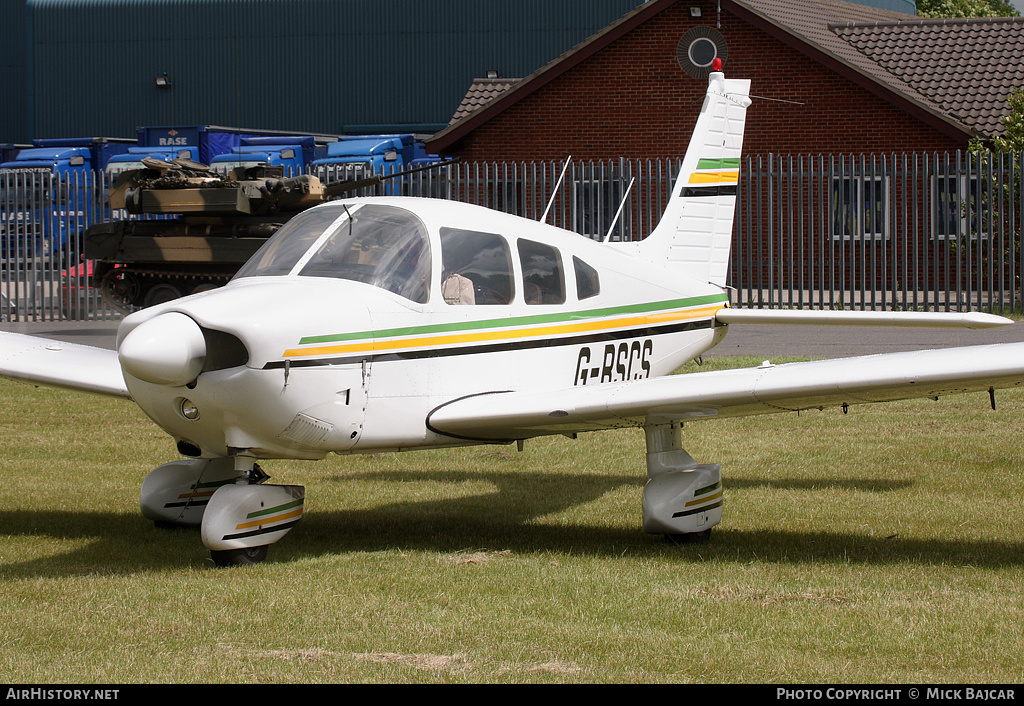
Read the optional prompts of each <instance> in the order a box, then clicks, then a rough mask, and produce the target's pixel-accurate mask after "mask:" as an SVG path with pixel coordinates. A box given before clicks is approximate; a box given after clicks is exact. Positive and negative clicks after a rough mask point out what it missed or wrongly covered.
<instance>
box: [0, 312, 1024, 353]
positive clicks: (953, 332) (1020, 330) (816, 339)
mask: <svg viewBox="0 0 1024 706" xmlns="http://www.w3.org/2000/svg"><path fill="white" fill-rule="evenodd" d="M117 324H118V322H117V321H68V322H63V321H56V322H39V323H21V322H19V323H9V322H4V323H0V331H14V332H16V333H26V334H29V335H32V336H41V337H43V338H55V339H57V340H61V341H67V342H71V343H81V344H84V345H89V346H96V347H99V348H110V349H113V348H114V340H115V337H116V335H117ZM1018 341H1024V322H1016V323H1013V324H1010V325H1009V326H1001V327H999V328H991V329H977V330H972V329H940V328H883V327H876V326H870V327H862V326H780V325H764V324H733V325H732V326H730V329H729V333H728V334H727V335H726V337H725V340H723V341H722V342H721V343H719V344H718V346H716V347H715V348H713V349H712V350H710V351H709V352H708V353H706V354H705V356H704V357H706V358H710V357H716V356H719V357H720V356H739V355H753V356H759V357H762V358H766V359H770V358H772V357H773V356H806V357H809V358H847V357H850V356H854V355H868V354H870V353H893V352H896V351H910V350H925V349H929V348H952V347H954V346H972V345H980V344H985V343H1013V342H1018Z"/></svg>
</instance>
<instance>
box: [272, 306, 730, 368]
mask: <svg viewBox="0 0 1024 706" xmlns="http://www.w3.org/2000/svg"><path fill="white" fill-rule="evenodd" d="M723 306H724V304H723V305H718V306H709V307H701V308H700V309H686V310H682V311H679V310H677V311H666V312H661V313H655V314H644V315H643V316H630V317H624V318H619V319H610V320H603V321H581V322H579V323H572V324H558V325H555V326H529V327H524V328H519V329H512V330H508V329H506V330H498V331H476V332H472V333H453V334H444V335H438V336H422V337H417V338H403V339H397V340H385V341H376V340H367V341H360V342H358V343H345V344H340V345H330V346H317V347H316V348H291V349H289V350H286V351H285V352H284V357H285V358H295V357H298V356H323V355H338V354H341V353H367V352H380V351H394V350H404V349H408V348H434V347H445V346H452V345H458V344H462V343H481V342H485V341H502V340H506V341H512V340H516V339H521V338H532V337H535V336H557V335H561V334H566V333H583V332H592V331H601V330H605V329H618V328H625V327H630V326H643V325H647V324H660V323H666V322H671V321H686V320H688V319H706V318H709V317H713V316H714V315H715V313H716V312H717V311H718V310H719V309H721V308H722V307H723Z"/></svg>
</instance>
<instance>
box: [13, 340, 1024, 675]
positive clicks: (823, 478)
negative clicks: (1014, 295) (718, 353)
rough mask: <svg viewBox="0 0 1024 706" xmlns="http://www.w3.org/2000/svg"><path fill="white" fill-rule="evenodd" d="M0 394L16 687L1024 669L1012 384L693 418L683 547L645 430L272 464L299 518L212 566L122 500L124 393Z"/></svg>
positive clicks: (128, 450)
mask: <svg viewBox="0 0 1024 706" xmlns="http://www.w3.org/2000/svg"><path fill="white" fill-rule="evenodd" d="M735 362H736V361H727V362H725V363H723V362H722V361H720V360H717V359H716V360H714V361H709V364H713V365H715V366H717V367H721V366H722V365H723V364H725V365H728V364H733V363H735ZM740 362H743V363H744V364H748V363H754V364H756V363H758V362H760V361H759V360H758V361H740ZM0 401H2V403H3V408H4V410H5V412H4V414H3V415H2V419H0V439H2V441H0V473H2V474H3V475H2V477H3V485H2V487H0V614H2V615H3V616H4V633H3V635H4V640H3V642H2V645H0V674H3V675H4V677H5V680H6V681H8V682H9V683H23V682H49V683H52V682H70V683H88V682H101V683H111V682H112V683H135V682H364V681H367V682H369V681H372V682H379V681H395V682H842V683H849V682H864V683H876V682H927V683H933V682H943V683H946V682H1001V683H1013V682H1020V681H1022V680H1024V657H1022V655H1024V568H1022V567H1024V509H1022V503H1021V497H1022V495H1024V478H1022V477H1021V473H1020V469H1021V462H1022V460H1024V434H1022V433H1021V422H1020V420H1021V418H1022V416H1024V392H1016V391H1014V392H1001V393H997V402H998V409H997V410H996V411H994V412H993V411H992V410H990V409H989V406H988V396H987V395H985V394H981V395H970V396H963V397H950V398H944V399H942V400H940V401H939V402H933V401H912V402H904V403H898V404H890V405H878V406H873V407H854V408H851V410H850V412H849V414H846V415H844V414H843V413H842V412H841V411H840V410H826V411H824V412H815V413H809V414H800V415H797V414H786V415H775V416H770V417H753V418H748V419H739V420H730V421H721V422H714V421H709V422H701V423H694V424H689V425H687V427H686V429H684V432H683V433H684V442H685V446H686V448H687V450H688V451H689V452H690V453H691V454H692V455H693V456H694V457H695V458H697V460H699V461H706V462H710V461H720V462H722V464H723V480H724V483H725V487H726V505H725V517H724V520H723V522H722V524H721V525H719V526H718V527H717V528H716V529H715V532H714V534H713V537H712V540H711V542H710V543H709V544H706V545H697V546H683V547H679V546H673V545H669V544H666V543H664V542H662V541H661V540H660V539H659V538H656V537H650V536H648V535H645V534H644V533H643V532H642V531H641V530H640V514H641V511H640V493H641V489H642V487H643V483H644V480H645V477H646V472H645V464H644V442H643V434H642V432H640V431H638V430H627V431H616V432H606V433H598V434H589V435H584V436H581V437H580V439H578V440H576V441H572V440H569V439H566V438H562V437H558V438H552V439H540V440H534V441H528V442H527V443H526V448H525V450H524V451H523V452H522V453H519V452H517V451H516V449H515V447H514V446H512V447H505V446H502V447H475V448H467V449H459V450H449V451H436V452H435V451H432V452H417V453H408V454H392V455H381V456H366V457H363V456H356V457H332V458H330V459H328V460H326V461H322V462H316V463H310V462H294V463H292V462H268V463H266V464H265V467H266V470H268V472H269V473H270V474H271V475H272V476H273V481H272V482H280V483H297V484H303V485H305V486H306V488H307V502H306V510H307V515H306V517H305V519H304V520H303V521H302V523H300V524H299V525H298V527H297V528H296V529H295V530H293V531H292V532H291V533H290V534H289V535H288V536H287V537H285V539H284V540H282V541H281V542H280V543H278V544H276V545H274V546H273V547H271V550H270V558H269V560H268V562H266V563H264V564H261V565H259V566H255V567H246V568H240V569H229V570H218V569H215V568H214V567H213V566H212V564H211V563H210V561H209V558H208V553H207V552H206V550H205V549H203V547H202V544H201V541H200V539H199V535H198V532H194V531H165V530H157V529H156V528H154V527H153V525H152V524H151V523H148V522H146V521H145V520H143V519H142V518H141V516H140V515H139V512H138V490H139V486H140V484H141V482H142V479H143V478H144V477H145V476H146V474H147V473H148V472H149V471H150V470H151V469H152V468H153V467H155V466H157V465H159V464H161V463H163V462H166V461H168V460H171V459H173V458H175V454H174V451H173V444H172V442H171V440H170V439H169V438H168V437H166V436H165V435H164V434H163V433H162V432H161V431H160V430H159V429H157V428H156V427H155V426H154V425H153V424H152V423H151V422H150V421H149V420H148V419H146V418H145V416H144V415H143V414H142V413H141V412H139V411H138V409H137V408H136V407H134V405H132V404H131V403H127V402H123V401H119V400H111V399H105V398H93V397H88V396H80V395H75V394H72V393H65V392H61V391H56V390H47V389H34V388H31V387H28V386H25V385H18V384H15V383H9V382H0Z"/></svg>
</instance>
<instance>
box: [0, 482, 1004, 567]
mask: <svg viewBox="0 0 1024 706" xmlns="http://www.w3.org/2000/svg"><path fill="white" fill-rule="evenodd" d="M327 482H335V483H338V482H341V483H343V482H370V483H375V484H379V485H383V486H386V485H387V484H404V483H409V482H433V483H452V484H453V485H455V484H460V483H461V484H465V483H467V482H473V483H487V484H489V485H491V486H492V487H493V491H488V492H482V493H481V492H474V493H472V494H470V495H467V496H464V497H447V498H438V499H430V500H422V501H420V500H415V499H412V500H402V501H395V502H390V503H389V502H384V504H381V505H379V506H377V507H373V508H368V509H354V510H330V511H316V510H315V509H312V508H311V512H310V513H309V516H308V517H306V518H304V520H303V521H302V522H301V523H300V524H299V526H298V528H297V529H296V531H295V532H294V533H293V534H294V539H293V540H292V541H291V542H289V543H288V544H287V545H286V546H279V547H278V548H277V551H276V552H275V553H274V555H273V557H272V559H271V561H273V562H279V563H280V562H296V561H301V560H302V559H304V558H309V557H318V556H326V555H331V554H344V553H349V552H370V551H386V550H408V551H428V552H429V551H435V552H442V553H454V552H476V551H487V550H492V551H511V552H513V553H531V552H555V553H557V552H565V553H566V554H573V555H577V556H579V555H584V556H587V555H590V556H595V557H601V556H604V557H608V558H615V557H618V558H622V560H624V561H637V560H639V561H642V560H643V559H644V558H654V557H656V558H657V559H658V560H659V561H664V560H665V558H666V557H674V558H676V559H677V560H678V561H679V562H681V563H686V562H689V561H692V560H699V561H707V560H709V559H715V558H716V557H718V558H721V559H722V560H730V559H739V560H742V561H744V562H748V561H750V560H756V561H761V562H766V563H770V562H780V563H803V562H818V563H820V562H830V561H838V562H844V563H846V562H859V563H867V564H891V563H917V564H921V565H932V564H936V565H937V564H953V565H960V564H970V565H972V566H975V567H979V568H996V567H1002V566H1019V565H1021V564H1024V542H1016V541H1015V542H1007V541H994V540H991V541H990V540H983V539H913V538H905V537H900V536H898V535H890V536H887V537H882V536H870V535H867V534H862V533H842V532H840V533H834V532H825V531H818V530H814V529H813V528H809V529H807V530H800V529H794V528H786V527H781V526H780V527H778V528H772V529H761V530H734V529H730V528H729V526H728V524H726V525H723V526H722V527H721V528H720V529H719V530H718V531H717V532H716V534H715V536H714V538H713V541H712V542H711V543H709V544H695V545H674V544H671V543H669V542H666V541H664V540H662V539H661V538H660V537H654V536H652V535H649V534H645V533H644V532H642V531H641V529H640V528H639V526H638V522H637V521H636V519H637V518H638V517H639V514H640V508H639V492H636V495H637V501H636V508H635V514H636V515H637V518H633V517H628V518H624V521H623V522H622V523H621V524H619V525H616V526H602V525H596V524H588V523H587V521H586V519H583V520H581V521H575V520H558V521H544V520H543V518H545V517H547V516H551V515H554V514H557V513H563V512H566V511H568V510H571V509H573V508H579V507H581V506H583V505H586V504H588V503H591V502H595V501H597V500H599V499H600V498H601V497H602V496H604V495H606V494H607V493H610V492H613V491H616V490H619V489H622V488H627V489H629V492H631V493H632V492H634V491H639V489H640V487H641V486H642V484H643V482H644V480H643V479H642V478H636V477H634V476H623V475H597V474H595V475H580V476H572V477H565V476H557V475H553V474H544V473H531V472H507V471H493V472H490V471H480V472H471V473H465V472H455V471H443V470H438V471H426V472H419V471H417V472H405V471H370V472H357V473H354V474H346V475H341V474H339V475H338V476H337V477H336V478H335V479H334V480H328V481H327ZM767 485H769V483H768V482H763V483H762V482H759V481H751V480H743V481H739V482H737V483H734V484H731V485H728V484H727V488H729V487H731V488H732V489H733V490H735V491H737V492H741V491H742V490H744V489H751V488H757V487H762V486H767ZM909 485H910V484H909V483H906V482H888V483H886V482H883V483H881V484H880V483H879V481H878V480H877V479H870V480H869V479H864V480H858V479H847V480H845V481H836V480H833V479H822V480H814V479H804V478H801V479H793V480H790V479H784V478H783V479H773V480H772V481H771V482H770V486H771V487H772V488H775V489H778V490H780V491H786V490H805V489H810V488H818V489H820V488H823V487H829V488H833V489H835V488H839V489H848V490H850V491H856V492H874V493H882V494H885V493H890V492H893V491H898V490H901V489H904V488H906V487H908V486H909ZM381 500H386V491H385V492H381ZM726 502H728V498H727V500H726ZM602 512H603V513H604V514H605V515H607V511H602ZM584 514H585V511H584ZM196 533H197V530H196V531H193V530H180V529H179V530H164V529H157V528H155V527H154V526H153V524H152V523H150V522H148V521H147V520H144V519H143V518H141V517H139V516H138V515H137V514H135V513H134V512H125V513H102V512H75V511H57V510H54V511H45V510H5V511H0V536H3V537H6V538H7V539H6V540H0V546H2V543H3V542H5V541H7V542H12V545H11V546H12V547H13V546H14V544H15V543H16V541H17V539H16V538H18V537H43V538H49V539H52V540H57V543H58V547H57V550H56V551H54V552H52V553H50V554H48V555H47V556H43V557H39V558H30V559H25V560H22V561H13V562H5V563H4V564H3V565H0V575H4V576H7V577H13V576H21V577H60V576H68V577H70V576H80V575H84V574H91V573H97V572H99V573H115V574H116V573H137V572H139V571H146V570H165V569H168V568H172V569H173V568H175V567H180V568H185V567H189V566H194V565H195V564H196V563H209V558H208V557H206V556H204V554H203V553H202V552H201V550H200V548H199V547H197V546H196V542H195V534H196ZM60 542H68V543H69V544H72V545H76V546H74V548H71V549H64V548H61V547H59V543H60ZM13 551H15V550H14V549H9V550H8V551H5V552H3V554H6V555H7V556H8V557H9V556H10V555H11V553H12V552H13ZM0 556H2V554H0ZM210 570H211V571H212V570H214V569H213V566H212V564H211V565H210Z"/></svg>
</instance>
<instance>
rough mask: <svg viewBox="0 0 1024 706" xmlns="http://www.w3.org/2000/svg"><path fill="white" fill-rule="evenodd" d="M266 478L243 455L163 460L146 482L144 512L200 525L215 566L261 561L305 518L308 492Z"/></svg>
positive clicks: (161, 522) (162, 522)
mask: <svg viewBox="0 0 1024 706" xmlns="http://www.w3.org/2000/svg"><path fill="white" fill-rule="evenodd" d="M268 479H269V476H268V475H267V474H266V473H264V472H263V471H262V469H260V467H259V466H258V465H256V463H255V462H254V459H252V458H249V457H245V456H235V457H232V458H213V459H189V460H182V461H174V462H172V463H165V464H164V465H162V466H160V467H158V468H156V469H155V470H154V471H153V472H152V473H150V474H149V475H148V476H147V477H146V480H145V481H143V483H142V492H141V495H142V499H141V508H142V515H143V517H146V518H148V519H150V520H153V521H154V522H155V523H157V525H158V526H165V527H166V526H174V527H179V526H183V527H196V526H198V527H199V528H200V529H201V534H202V539H203V544H204V545H205V546H206V548H207V549H209V550H210V558H211V559H212V560H213V563H214V564H216V565H217V566H238V565H245V564H258V563H260V562H261V561H263V560H264V559H266V558H267V549H268V547H269V546H270V545H271V544H273V543H274V542H276V541H278V540H279V539H281V538H282V537H284V536H285V534H287V533H288V531H289V530H290V529H291V528H292V527H294V526H295V525H296V524H297V523H298V521H299V520H300V519H302V512H303V506H304V502H305V495H306V491H305V488H303V487H302V486H301V485H269V484H266V481H267V480H268Z"/></svg>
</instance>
